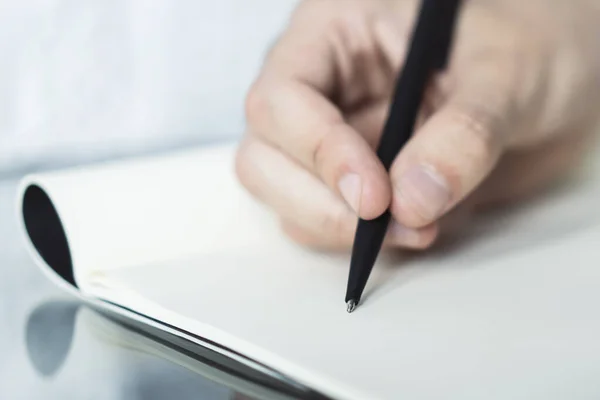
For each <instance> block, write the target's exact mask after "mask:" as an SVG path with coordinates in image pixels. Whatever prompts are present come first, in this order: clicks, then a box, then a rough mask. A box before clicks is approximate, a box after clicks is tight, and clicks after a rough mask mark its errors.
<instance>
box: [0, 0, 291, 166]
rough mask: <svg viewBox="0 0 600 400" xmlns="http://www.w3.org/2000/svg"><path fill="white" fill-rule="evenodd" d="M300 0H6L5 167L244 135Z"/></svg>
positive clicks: (1, 123) (2, 4)
mask: <svg viewBox="0 0 600 400" xmlns="http://www.w3.org/2000/svg"><path fill="white" fill-rule="evenodd" d="M296 3H297V0H0V54H1V57H0V176H2V175H4V174H13V173H17V172H22V171H24V170H29V169H32V168H40V167H41V166H44V165H49V166H53V165H69V164H73V163H76V162H89V161H94V160H98V159H104V158H106V157H112V156H121V155H130V154H136V153H139V152H142V151H149V150H151V151H157V150H164V149H168V148H170V147H179V146H184V145H187V144H190V143H202V142H204V141H212V140H221V139H228V138H233V137H239V136H240V135H241V133H242V132H243V128H244V115H243V101H244V96H245V93H246V91H247V89H248V87H249V85H250V84H251V83H252V81H253V78H254V77H255V75H256V73H257V72H258V69H259V67H260V65H261V62H262V59H263V57H264V54H265V52H266V51H267V49H268V48H269V47H270V45H271V44H272V42H273V41H274V40H275V38H276V37H277V35H278V33H279V32H280V31H281V29H283V28H284V26H285V24H286V22H287V19H288V17H289V14H290V12H291V11H292V10H293V8H294V6H295V4H296Z"/></svg>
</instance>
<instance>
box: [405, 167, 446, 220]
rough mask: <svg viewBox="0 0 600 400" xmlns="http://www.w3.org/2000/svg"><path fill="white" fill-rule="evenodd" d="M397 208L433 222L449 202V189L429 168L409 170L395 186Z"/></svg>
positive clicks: (444, 181)
mask: <svg viewBox="0 0 600 400" xmlns="http://www.w3.org/2000/svg"><path fill="white" fill-rule="evenodd" d="M395 191H396V197H397V200H396V201H398V202H399V203H400V204H399V206H400V207H401V208H403V209H405V210H408V211H413V212H415V213H417V214H419V215H420V216H421V217H422V218H423V219H425V220H427V221H433V220H434V219H436V218H437V217H439V216H440V214H442V212H443V211H444V209H445V208H446V206H447V205H448V202H449V201H450V188H449V185H448V182H447V181H446V179H444V177H442V176H441V175H440V174H438V173H437V172H436V171H435V170H434V169H433V168H431V167H429V166H424V165H420V166H415V167H412V168H410V169H409V170H408V171H406V172H405V173H404V175H403V176H402V177H401V178H400V179H399V180H398V182H397V183H396V186H395Z"/></svg>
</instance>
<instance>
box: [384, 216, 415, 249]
mask: <svg viewBox="0 0 600 400" xmlns="http://www.w3.org/2000/svg"><path fill="white" fill-rule="evenodd" d="M388 235H389V237H390V239H391V240H392V241H393V242H394V243H397V244H404V245H417V244H418V243H419V241H420V240H421V235H420V234H419V231H417V230H416V229H411V228H407V227H406V226H404V225H402V224H399V223H398V222H396V221H393V222H392V223H391V224H390V227H389V231H388Z"/></svg>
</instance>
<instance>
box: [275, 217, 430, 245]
mask: <svg viewBox="0 0 600 400" xmlns="http://www.w3.org/2000/svg"><path fill="white" fill-rule="evenodd" d="M281 226H282V229H283V231H284V232H285V233H286V234H287V235H288V236H289V237H290V238H291V239H292V240H294V241H295V242H297V243H300V244H302V245H305V246H309V247H314V248H325V249H348V248H349V247H350V246H351V245H352V243H351V242H348V241H345V240H344V241H340V240H339V236H335V235H328V234H327V233H324V232H313V231H309V230H306V229H304V228H303V227H301V226H299V225H298V224H296V223H294V222H291V221H287V220H282V222H281ZM437 236H438V228H437V226H436V225H431V226H428V227H425V228H422V229H419V230H414V229H409V228H406V227H404V226H402V225H400V224H398V223H397V222H392V224H391V225H390V229H389V231H388V233H387V235H386V237H385V240H384V243H383V247H384V248H404V249H411V250H425V249H428V248H429V247H431V246H432V245H433V243H434V242H435V240H436V239H437Z"/></svg>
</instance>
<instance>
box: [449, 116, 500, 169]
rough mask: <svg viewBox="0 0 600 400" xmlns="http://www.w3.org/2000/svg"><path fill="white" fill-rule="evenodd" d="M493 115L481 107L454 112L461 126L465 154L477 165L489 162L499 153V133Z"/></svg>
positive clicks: (456, 120) (455, 118)
mask: <svg viewBox="0 0 600 400" xmlns="http://www.w3.org/2000/svg"><path fill="white" fill-rule="evenodd" d="M491 115H492V114H490V113H489V112H488V111H487V110H484V109H483V108H481V107H476V108H471V109H470V110H469V111H455V112H454V113H453V118H454V120H455V122H456V123H457V124H458V126H460V127H461V133H460V135H461V136H462V137H463V138H464V147H463V151H464V152H465V153H466V154H465V156H466V157H468V159H470V160H472V161H473V162H474V163H475V164H476V165H486V164H489V163H490V162H493V161H494V160H495V159H496V158H497V157H498V155H499V146H498V135H497V134H496V132H495V129H494V125H495V121H494V118H493V117H491Z"/></svg>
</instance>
